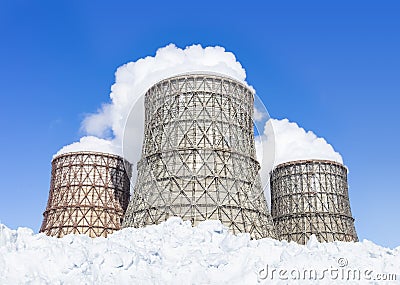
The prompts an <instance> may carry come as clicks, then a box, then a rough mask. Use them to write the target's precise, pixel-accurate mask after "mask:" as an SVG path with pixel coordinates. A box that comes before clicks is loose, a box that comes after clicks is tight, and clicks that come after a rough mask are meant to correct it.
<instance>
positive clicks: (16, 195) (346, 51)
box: [0, 0, 400, 247]
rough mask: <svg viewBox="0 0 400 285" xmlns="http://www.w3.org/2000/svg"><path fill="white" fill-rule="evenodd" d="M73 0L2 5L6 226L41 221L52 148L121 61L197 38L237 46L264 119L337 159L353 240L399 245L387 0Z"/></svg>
mask: <svg viewBox="0 0 400 285" xmlns="http://www.w3.org/2000/svg"><path fill="white" fill-rule="evenodd" d="M55 2H57V3H55ZM80 2H84V1H8V0H1V1H0V41H1V44H0V86H1V98H2V108H1V112H0V128H1V130H2V139H1V142H0V144H1V145H0V152H1V153H0V156H1V158H2V163H1V164H0V175H1V176H0V178H1V179H0V192H1V196H0V221H1V222H2V223H4V224H6V225H7V226H9V227H11V228H16V227H18V226H28V227H31V228H33V229H34V230H36V231H37V230H38V229H39V227H40V224H41V221H42V212H43V211H44V209H45V207H46V202H47V195H48V190H49V184H50V183H49V182H50V171H51V164H50V162H51V159H52V155H53V154H54V153H56V152H57V151H58V150H59V149H60V148H61V147H62V146H64V145H66V144H69V143H71V142H73V141H76V140H78V139H79V138H80V137H81V136H82V135H83V134H82V132H81V131H80V123H81V121H82V119H83V118H84V116H85V114H87V113H92V112H95V111H96V110H97V109H98V108H100V106H101V103H103V102H108V100H109V91H110V87H111V85H112V84H113V82H114V72H115V70H116V68H117V67H118V66H120V65H122V64H124V63H126V62H128V61H134V60H137V59H139V58H141V57H144V56H147V55H154V53H155V51H156V50H157V49H158V48H159V47H162V46H165V45H167V44H169V43H175V44H176V45H177V46H178V47H181V48H184V47H185V46H187V45H191V44H196V43H199V44H201V45H203V46H208V45H213V46H214V45H221V46H223V47H225V48H226V49H227V50H228V51H231V52H233V53H234V54H235V55H236V57H237V59H238V60H239V61H240V62H241V63H242V65H243V67H244V68H245V69H246V71H247V81H248V82H249V83H250V84H251V85H252V86H254V88H255V89H256V90H257V94H258V95H259V96H260V97H261V98H262V99H263V101H264V103H265V105H266V106H267V108H268V111H269V113H270V115H271V116H272V117H274V118H279V119H282V118H289V120H291V121H295V122H297V123H298V124H299V125H300V126H301V127H303V128H305V129H306V130H312V131H313V132H315V133H316V134H317V135H318V136H321V137H324V138H325V139H326V140H327V141H328V142H329V143H330V144H332V145H333V146H334V148H335V150H337V151H339V152H340V153H341V154H342V156H343V159H344V163H345V164H346V165H347V166H348V167H349V170H350V172H349V185H350V189H349V191H350V198H351V206H352V212H353V215H354V217H355V219H356V229H357V232H358V235H359V238H360V239H364V238H366V239H370V240H372V241H374V242H376V243H378V244H381V245H384V246H389V247H395V246H398V245H400V238H399V236H400V227H399V222H398V218H399V216H400V206H399V201H400V191H399V190H400V189H399V186H398V185H399V184H398V179H399V178H398V177H399V171H400V167H399V164H400V155H399V149H398V145H399V142H398V141H399V138H400V134H399V129H400V127H399V123H400V112H399V110H398V109H399V106H400V99H399V96H400V52H399V51H400V17H399V16H398V15H399V13H400V4H398V2H397V1H379V2H377V1H331V2H330V3H328V1H275V2H272V1H259V2H257V1H243V2H240V3H236V2H232V1H226V2H223V1H215V2H214V1H201V2H198V1H196V2H193V1H184V2H167V1H160V2H159V3H155V2H151V1H146V2H145V3H142V4H137V3H134V1H112V2H111V1H85V3H80ZM143 2H144V1H143ZM278 2H279V3H278ZM349 2H351V3H349Z"/></svg>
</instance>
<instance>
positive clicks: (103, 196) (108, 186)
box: [40, 152, 131, 237]
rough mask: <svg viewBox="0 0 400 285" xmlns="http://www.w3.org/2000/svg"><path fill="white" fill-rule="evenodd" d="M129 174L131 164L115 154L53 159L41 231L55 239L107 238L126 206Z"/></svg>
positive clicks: (119, 224)
mask: <svg viewBox="0 0 400 285" xmlns="http://www.w3.org/2000/svg"><path fill="white" fill-rule="evenodd" d="M125 167H126V168H128V169H126V168H125ZM126 170H127V171H126ZM130 173H131V166H130V164H129V163H127V162H126V161H125V160H124V159H122V158H121V157H119V156H116V155H111V154H105V153H97V152H73V153H67V154H62V155H59V156H57V157H55V158H54V159H53V161H52V171H51V184H50V193H49V200H48V202H47V208H46V211H45V212H44V213H43V216H44V220H43V223H42V226H41V228H40V232H44V233H45V234H47V235H50V236H56V237H62V236H64V235H67V234H70V233H74V234H87V235H89V236H90V237H99V236H103V237H106V236H107V234H110V233H112V232H113V231H116V230H119V229H121V223H122V218H123V215H124V213H125V210H126V208H127V206H128V203H129V195H130V194H129V188H130V182H129V180H130V175H131V174H130Z"/></svg>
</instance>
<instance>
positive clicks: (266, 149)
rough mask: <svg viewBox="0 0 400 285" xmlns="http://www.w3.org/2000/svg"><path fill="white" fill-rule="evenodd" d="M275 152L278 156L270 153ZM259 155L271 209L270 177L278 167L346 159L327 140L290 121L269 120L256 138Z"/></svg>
mask: <svg viewBox="0 0 400 285" xmlns="http://www.w3.org/2000/svg"><path fill="white" fill-rule="evenodd" d="M273 149H275V153H274V155H273V154H271V153H270V150H273ZM256 152H257V158H258V160H259V161H262V164H261V171H260V175H261V180H262V184H263V185H264V192H265V195H266V197H267V200H268V205H270V187H269V173H270V172H271V171H272V169H273V167H275V166H277V165H278V164H281V163H284V162H289V161H295V160H306V159H322V160H332V161H336V162H339V163H343V159H342V156H341V155H340V154H339V153H338V152H336V151H335V150H334V149H333V147H332V146H331V145H330V144H329V143H328V142H327V141H326V140H325V139H324V138H319V137H317V136H316V135H315V134H314V133H313V132H312V131H306V130H304V129H303V128H301V127H299V125H297V124H296V123H293V122H289V120H288V119H283V120H278V119H269V120H268V121H267V122H266V123H265V126H264V132H263V134H262V135H260V136H258V137H256Z"/></svg>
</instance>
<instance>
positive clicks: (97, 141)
mask: <svg viewBox="0 0 400 285" xmlns="http://www.w3.org/2000/svg"><path fill="white" fill-rule="evenodd" d="M77 151H94V152H103V153H111V154H117V155H122V149H121V147H119V146H118V145H116V144H114V143H113V142H112V141H110V140H105V139H101V138H98V137H94V136H86V137H82V138H81V139H80V140H79V142H74V143H72V144H70V145H67V146H64V147H63V148H61V149H60V150H59V151H58V152H57V153H56V154H55V155H54V156H53V157H56V156H58V155H60V154H64V153H69V152H77Z"/></svg>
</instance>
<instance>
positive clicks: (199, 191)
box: [123, 74, 276, 238]
mask: <svg viewBox="0 0 400 285" xmlns="http://www.w3.org/2000/svg"><path fill="white" fill-rule="evenodd" d="M253 104H254V97H253V93H252V91H251V90H250V89H249V88H248V87H246V86H245V85H243V84H241V83H240V82H238V81H236V80H234V79H231V78H227V77H223V76H219V75H214V74H185V75H180V76H175V77H172V78H168V79H165V80H163V81H161V82H159V83H157V84H155V85H154V86H153V87H151V88H150V89H149V90H148V91H147V92H146V94H145V136H144V143H143V149H142V158H141V160H140V161H139V162H138V165H137V168H138V178H137V182H136V185H135V188H134V194H133V197H132V199H131V202H130V204H129V206H128V209H127V211H126V214H125V218H124V222H123V227H129V226H134V227H143V226H145V225H150V224H158V223H160V222H162V221H165V220H167V219H168V218H169V217H171V216H179V217H182V218H183V219H184V220H189V221H191V222H192V224H194V225H196V224H197V223H198V222H200V221H204V220H207V219H218V220H220V221H221V222H222V223H223V224H225V225H226V226H228V227H229V229H230V231H231V232H233V233H243V232H247V233H250V235H251V237H252V238H262V237H276V235H275V231H274V228H273V222H272V218H271V216H270V213H269V211H268V209H267V204H266V200H265V197H264V194H263V191H262V190H261V185H260V177H259V174H258V171H259V163H258V162H257V160H256V158H255V147H254V131H253V120H252V119H253Z"/></svg>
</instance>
